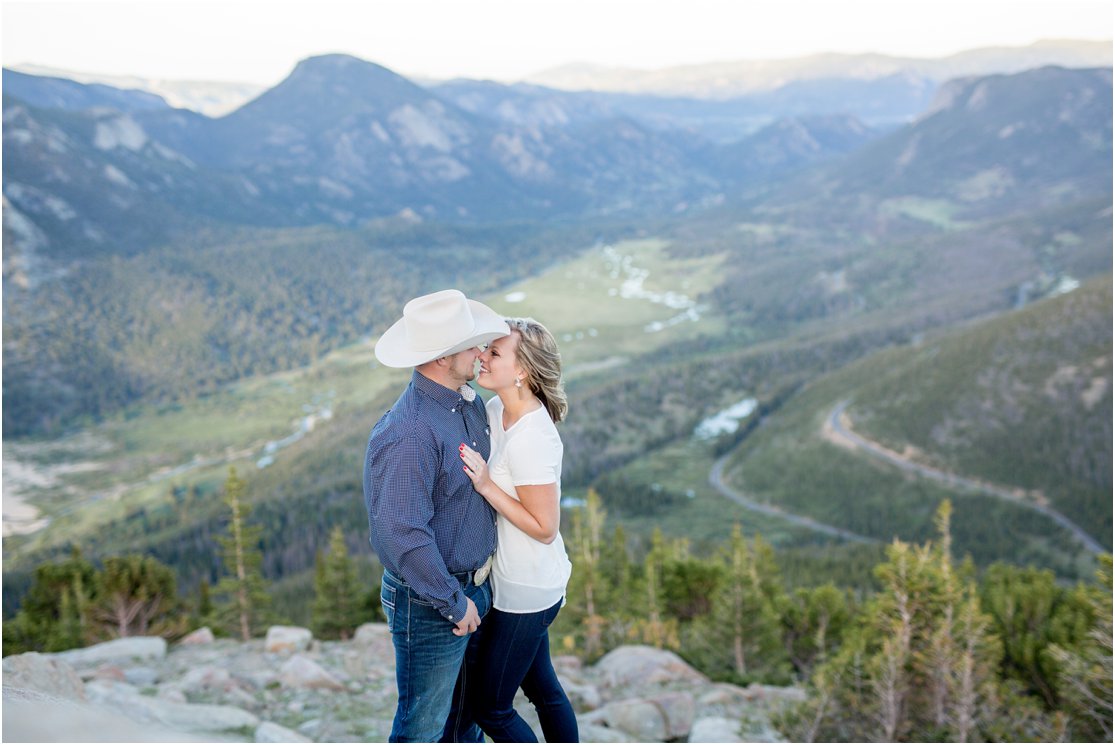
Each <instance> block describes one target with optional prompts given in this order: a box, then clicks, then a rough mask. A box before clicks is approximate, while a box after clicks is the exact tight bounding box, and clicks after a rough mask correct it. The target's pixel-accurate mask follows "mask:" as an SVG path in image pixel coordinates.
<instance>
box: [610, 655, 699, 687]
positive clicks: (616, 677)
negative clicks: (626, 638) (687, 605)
mask: <svg viewBox="0 0 1115 745" xmlns="http://www.w3.org/2000/svg"><path fill="white" fill-rule="evenodd" d="M595 670H596V673H597V675H598V676H599V677H600V680H601V682H602V683H603V685H604V686H606V687H609V688H629V687H633V686H643V685H651V684H656V683H671V682H681V683H690V684H695V685H706V684H707V683H708V678H706V677H705V676H704V675H702V674H701V673H699V672H697V671H696V670H694V669H693V668H692V667H690V666H689V665H688V664H687V663H686V662H685V660H683V659H681V658H680V657H678V656H677V655H676V654H674V653H673V652H670V651H667V650H665V649H656V648H654V647H646V646H641V645H632V646H625V647H618V648H616V649H613V650H612V651H611V652H609V653H608V654H606V655H604V656H603V657H601V658H600V661H599V662H597V663H596V665H595Z"/></svg>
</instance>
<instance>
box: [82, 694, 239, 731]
mask: <svg viewBox="0 0 1115 745" xmlns="http://www.w3.org/2000/svg"><path fill="white" fill-rule="evenodd" d="M86 691H87V692H88V695H89V699H90V700H91V701H93V702H96V703H100V704H102V705H103V707H104V708H106V709H115V710H116V711H119V712H120V713H122V714H125V715H127V716H128V717H129V718H131V719H133V720H135V721H138V722H145V723H150V724H156V725H159V726H160V727H166V728H169V729H172V730H176V731H181V732H193V733H198V734H211V733H221V732H226V731H229V730H240V729H245V728H247V729H252V730H254V729H255V728H256V727H258V726H259V717H257V716H256V715H255V714H252V713H251V712H248V711H244V710H243V709H239V708H237V707H235V706H221V705H213V704H187V703H178V702H175V701H170V700H167V699H164V698H155V697H151V696H141V695H139V692H138V691H137V690H136V688H135V687H134V686H129V685H127V684H126V683H112V682H108V681H94V682H92V683H90V684H89V685H87V686H86Z"/></svg>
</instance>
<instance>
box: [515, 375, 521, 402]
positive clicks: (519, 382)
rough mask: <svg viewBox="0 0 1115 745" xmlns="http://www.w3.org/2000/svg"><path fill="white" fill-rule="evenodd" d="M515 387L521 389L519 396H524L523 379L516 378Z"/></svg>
mask: <svg viewBox="0 0 1115 745" xmlns="http://www.w3.org/2000/svg"><path fill="white" fill-rule="evenodd" d="M515 387H516V388H518V389H519V398H522V397H523V379H522V378H515Z"/></svg>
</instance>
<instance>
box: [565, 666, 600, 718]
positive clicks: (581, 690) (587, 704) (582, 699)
mask: <svg viewBox="0 0 1115 745" xmlns="http://www.w3.org/2000/svg"><path fill="white" fill-rule="evenodd" d="M558 680H559V681H560V682H561V687H562V688H563V689H564V690H565V695H567V696H569V702H570V703H571V704H573V708H574V709H575V710H577V711H592V710H593V709H599V708H600V705H601V704H603V703H604V698H603V697H602V696H601V695H600V691H599V690H598V689H597V688H596V686H594V685H591V684H589V683H577V682H575V681H572V680H569V679H568V678H566V677H565V675H564V674H561V675H558Z"/></svg>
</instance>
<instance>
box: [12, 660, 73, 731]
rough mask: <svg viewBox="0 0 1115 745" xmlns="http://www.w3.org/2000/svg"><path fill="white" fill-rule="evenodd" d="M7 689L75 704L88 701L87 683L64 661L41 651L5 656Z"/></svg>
mask: <svg viewBox="0 0 1115 745" xmlns="http://www.w3.org/2000/svg"><path fill="white" fill-rule="evenodd" d="M4 686H5V687H8V686H11V687H14V688H30V689H32V690H36V691H40V692H42V693H46V694H49V695H51V696H56V697H58V698H64V699H72V700H74V701H84V700H85V684H84V683H82V682H81V677H80V676H79V675H78V674H77V671H75V670H74V669H73V668H72V667H70V665H68V664H67V663H65V662H63V661H62V660H59V659H57V658H55V657H53V656H50V655H43V654H39V653H38V652H27V653H25V654H16V655H10V656H8V657H5V658H4ZM5 739H6V738H5Z"/></svg>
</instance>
